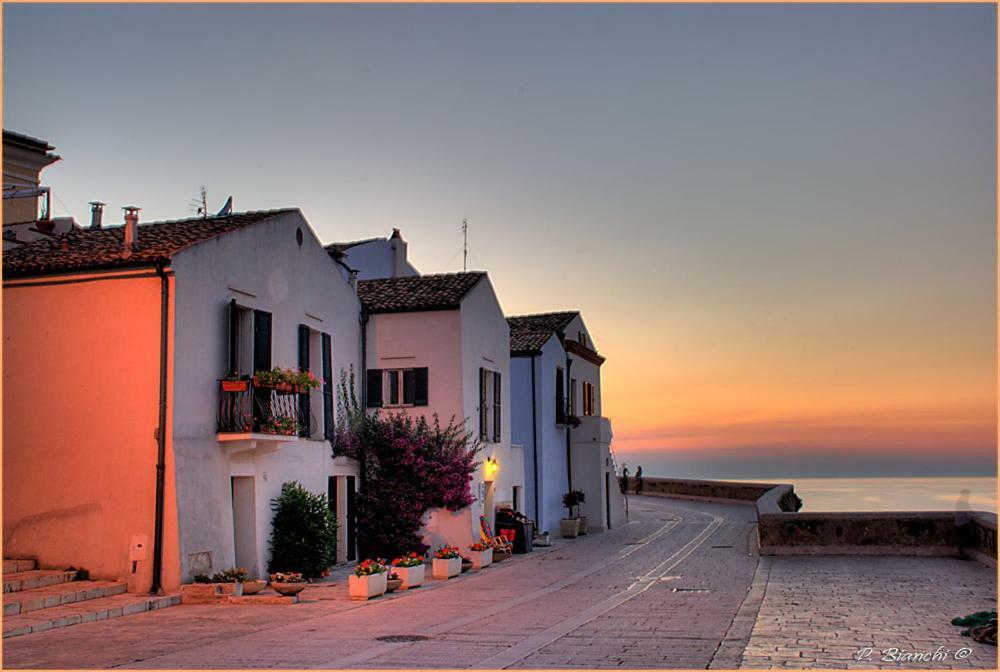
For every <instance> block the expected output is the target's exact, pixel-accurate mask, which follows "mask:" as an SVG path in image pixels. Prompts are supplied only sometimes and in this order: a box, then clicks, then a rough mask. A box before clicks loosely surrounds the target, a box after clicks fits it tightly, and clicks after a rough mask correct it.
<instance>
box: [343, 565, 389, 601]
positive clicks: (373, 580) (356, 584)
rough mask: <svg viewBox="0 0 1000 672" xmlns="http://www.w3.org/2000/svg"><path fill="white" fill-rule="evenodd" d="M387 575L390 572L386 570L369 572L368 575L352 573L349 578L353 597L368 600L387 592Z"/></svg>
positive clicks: (348, 581) (349, 586)
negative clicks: (376, 572)
mask: <svg viewBox="0 0 1000 672" xmlns="http://www.w3.org/2000/svg"><path fill="white" fill-rule="evenodd" d="M387 576H388V574H386V573H385V572H380V573H378V574H369V575H368V576H354V575H353V574H352V575H351V576H349V577H348V579H347V584H348V588H349V590H350V595H351V599H352V600H368V599H371V598H373V597H378V596H379V595H383V594H385V589H386V577H387Z"/></svg>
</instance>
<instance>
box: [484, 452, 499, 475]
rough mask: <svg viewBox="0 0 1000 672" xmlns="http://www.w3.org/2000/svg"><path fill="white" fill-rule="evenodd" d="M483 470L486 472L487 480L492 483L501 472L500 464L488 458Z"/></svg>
mask: <svg viewBox="0 0 1000 672" xmlns="http://www.w3.org/2000/svg"><path fill="white" fill-rule="evenodd" d="M483 469H484V471H485V472H486V478H485V480H487V481H492V480H493V479H494V478H495V477H496V475H497V472H498V471H500V464H499V463H497V461H496V460H495V459H494V458H492V457H487V458H486V464H485V465H483Z"/></svg>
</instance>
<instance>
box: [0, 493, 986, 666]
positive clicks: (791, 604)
mask: <svg viewBox="0 0 1000 672" xmlns="http://www.w3.org/2000/svg"><path fill="white" fill-rule="evenodd" d="M631 521H632V522H630V523H629V524H628V525H625V526H623V527H621V528H618V529H615V530H612V531H611V532H608V533H604V534H591V535H588V536H586V537H581V538H578V539H576V540H559V541H558V543H557V544H556V545H554V546H553V547H552V548H549V549H538V550H537V551H536V552H535V553H532V554H530V555H528V556H515V558H514V559H512V560H507V561H505V562H503V563H502V564H500V565H497V566H494V567H490V568H488V569H487V570H485V571H483V572H481V573H478V574H471V575H470V574H464V575H462V576H461V577H460V578H457V579H453V580H450V581H446V582H445V581H431V582H430V584H429V585H427V586H425V587H422V588H420V589H417V590H415V591H411V592H403V593H394V594H392V595H387V596H384V597H381V598H378V599H376V600H373V601H371V602H367V603H358V602H351V601H349V600H348V599H347V595H346V593H347V588H346V579H344V580H339V581H336V582H335V583H333V584H330V585H321V586H315V587H310V588H309V589H307V591H306V592H305V593H303V597H304V601H303V603H301V604H299V605H295V606H236V605H232V606H179V607H173V608H170V609H164V610H159V611H154V612H150V613H147V614H140V615H136V616H130V617H127V618H121V619H117V620H114V621H107V622H96V623H88V624H83V625H77V626H73V627H69V628H63V629H59V630H51V631H48V632H42V633H38V634H31V635H26V636H22V637H15V638H11V639H8V640H6V641H5V642H4V666H5V667H14V668H25V667H43V668H45V667H47V668H65V667H73V668H77V667H134V668H220V667H221V668H226V667H230V668H231V667H251V668H309V667H313V668H337V667H353V668H406V667H435V668H503V667H509V668H592V667H615V668H706V667H723V668H726V667H736V666H739V665H741V664H742V665H745V666H749V667H837V668H844V667H850V666H863V667H872V666H873V665H875V664H877V661H875V660H871V661H869V662H868V663H866V664H863V665H862V664H860V663H856V662H854V661H853V659H852V657H851V656H852V655H853V654H854V653H855V652H856V650H857V649H858V648H860V647H862V646H870V647H877V648H878V649H879V650H881V649H882V648H886V647H888V646H897V647H900V648H905V649H907V650H923V649H927V648H931V649H933V648H934V647H936V646H938V645H943V646H946V647H951V648H953V649H954V648H957V647H959V646H962V645H964V646H968V647H970V648H972V654H971V655H970V656H969V658H967V659H966V660H964V661H957V662H956V661H951V662H950V664H953V665H956V666H962V667H981V668H992V667H995V663H996V650H995V649H992V648H989V647H985V646H982V645H978V644H975V643H974V642H969V640H968V638H962V637H960V636H959V634H958V632H959V630H960V628H956V627H953V626H951V625H949V624H948V622H949V621H950V619H951V618H952V616H954V615H958V614H964V613H967V612H970V611H976V610H979V609H985V608H995V606H996V586H995V581H994V579H993V575H994V573H993V571H992V570H990V569H988V568H986V567H985V566H982V565H978V564H975V563H970V562H963V561H960V560H952V559H917V558H901V559H900V558H886V559H881V558H782V559H770V558H765V559H764V560H763V561H762V562H761V563H760V565H759V568H758V558H757V556H756V555H755V553H754V547H753V538H754V535H753V529H754V523H753V521H754V509H753V508H752V507H748V506H739V505H723V504H708V503H702V502H691V501H680V500H670V499H662V498H650V497H632V498H631ZM341 574H342V573H341ZM400 635H404V636H413V638H426V639H416V641H382V640H380V639H379V638H381V637H391V636H400ZM932 645H933V646H932ZM744 648H746V652H745V653H744ZM892 666H894V667H902V668H907V667H909V668H911V669H917V668H922V667H927V664H898V663H895V664H893V665H892Z"/></svg>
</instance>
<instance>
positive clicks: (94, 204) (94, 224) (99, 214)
mask: <svg viewBox="0 0 1000 672" xmlns="http://www.w3.org/2000/svg"><path fill="white" fill-rule="evenodd" d="M103 217H104V203H101V202H100V201H91V202H90V228H92V229H99V228H101V219H102V218H103Z"/></svg>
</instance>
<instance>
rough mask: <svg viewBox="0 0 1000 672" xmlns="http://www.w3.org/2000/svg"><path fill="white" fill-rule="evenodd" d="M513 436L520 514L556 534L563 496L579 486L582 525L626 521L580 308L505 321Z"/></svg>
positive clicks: (593, 353)
mask: <svg viewBox="0 0 1000 672" xmlns="http://www.w3.org/2000/svg"><path fill="white" fill-rule="evenodd" d="M507 321H508V324H509V325H510V350H511V394H512V399H513V400H514V401H513V403H514V407H513V408H512V420H513V422H512V429H511V431H512V432H513V441H514V442H515V443H517V444H520V445H523V446H524V465H525V466H524V469H525V485H526V491H527V492H526V494H527V496H526V498H525V504H526V511H527V513H528V515H529V516H530V517H533V518H534V519H535V522H536V523H537V524H538V529H539V530H540V531H546V530H547V531H549V532H550V533H552V534H556V533H557V532H558V529H559V519H560V518H564V517H566V515H567V513H568V512H567V511H566V509H565V508H564V507H563V505H562V498H563V495H564V494H566V493H567V492H569V491H570V490H581V491H583V492H584V493H585V494H586V502H585V504H583V505H582V506H581V507H580V513H581V515H584V516H586V517H587V523H588V529H589V530H593V531H599V530H605V529H609V528H611V527H614V526H615V525H619V524H621V523H623V522H624V520H625V508H624V499H623V497H622V495H621V491H620V489H619V486H618V479H617V475H616V465H615V462H614V455H613V454H612V452H611V421H610V420H609V419H608V418H605V417H603V416H602V415H601V365H602V364H603V363H604V357H602V356H601V355H599V354H598V353H597V349H596V347H595V346H594V342H593V339H592V338H591V337H590V332H589V331H588V330H587V327H586V325H585V324H584V323H583V318H582V317H581V316H580V313H579V312H576V311H567V312H558V313H542V314H538V315H521V316H516V317H510V318H508V320H507Z"/></svg>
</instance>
